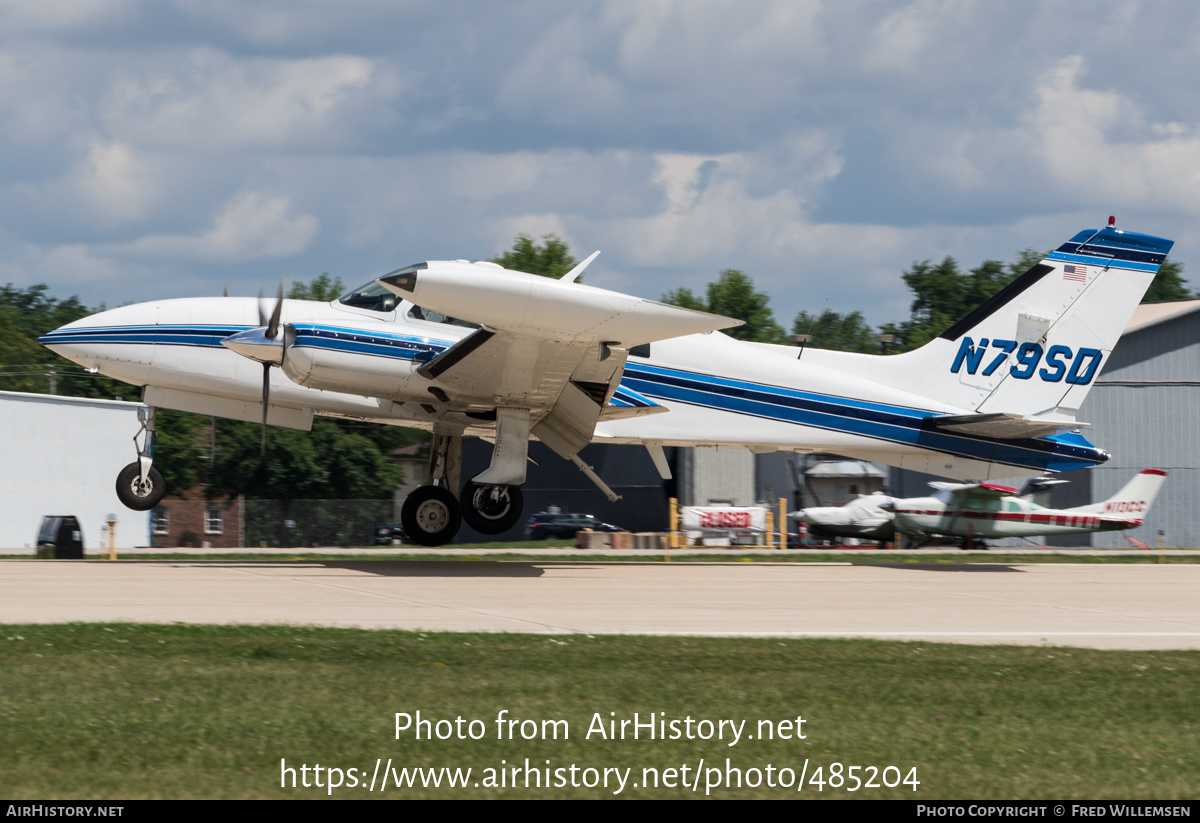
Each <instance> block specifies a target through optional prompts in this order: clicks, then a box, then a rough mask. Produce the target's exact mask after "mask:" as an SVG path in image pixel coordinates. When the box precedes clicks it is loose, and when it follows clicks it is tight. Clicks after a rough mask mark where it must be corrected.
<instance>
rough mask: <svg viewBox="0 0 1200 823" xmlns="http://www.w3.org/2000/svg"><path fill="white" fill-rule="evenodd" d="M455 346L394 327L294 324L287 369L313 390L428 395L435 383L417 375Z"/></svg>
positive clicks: (287, 342)
mask: <svg viewBox="0 0 1200 823" xmlns="http://www.w3.org/2000/svg"><path fill="white" fill-rule="evenodd" d="M455 342H456V341H455V340H453V339H446V340H439V339H433V338H430V337H422V336H418V335H413V334H405V333H404V332H402V331H399V330H395V329H394V328H389V329H386V330H385V329H382V328H371V329H365V328H354V327H346V326H334V325H329V324H324V323H315V322H309V323H292V324H289V325H287V326H285V327H284V347H285V354H284V357H283V364H282V369H283V372H284V374H286V375H287V376H288V378H289V379H290V380H292V381H293V382H294V383H298V384H299V385H301V386H307V387H308V388H313V389H324V390H326V391H336V392H346V393H349V394H362V395H368V396H372V397H386V398H389V399H392V400H397V399H406V398H407V399H411V398H412V397H414V396H420V397H424V396H426V395H427V387H428V385H429V381H428V380H427V379H425V378H424V377H420V376H418V375H417V373H416V369H417V367H418V366H420V365H421V363H423V362H425V361H427V360H431V359H433V358H434V357H436V356H437V355H438V354H440V353H441V352H443V351H445V350H446V349H447V348H449V347H450V346H452V345H453V344H454V343H455Z"/></svg>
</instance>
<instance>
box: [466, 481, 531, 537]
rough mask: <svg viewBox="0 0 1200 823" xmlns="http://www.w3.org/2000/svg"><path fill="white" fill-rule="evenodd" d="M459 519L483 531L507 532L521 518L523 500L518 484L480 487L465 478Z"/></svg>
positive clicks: (486, 532) (492, 532)
mask: <svg viewBox="0 0 1200 823" xmlns="http://www.w3.org/2000/svg"><path fill="white" fill-rule="evenodd" d="M458 501H459V503H461V504H462V518H463V520H466V521H467V525H468V526H470V527H471V528H472V529H474V530H475V531H477V532H482V533H483V534H500V533H501V532H506V531H508V530H509V529H511V528H512V527H513V526H515V525H517V522H518V521H519V520H520V519H521V511H522V509H523V508H524V506H525V501H524V499H523V498H522V496H521V489H520V487H518V486H480V485H479V484H477V483H475V482H474V481H470V480H469V481H467V484H466V485H465V486H463V490H462V494H460V495H459V496H458Z"/></svg>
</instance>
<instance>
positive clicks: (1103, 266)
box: [888, 226, 1173, 423]
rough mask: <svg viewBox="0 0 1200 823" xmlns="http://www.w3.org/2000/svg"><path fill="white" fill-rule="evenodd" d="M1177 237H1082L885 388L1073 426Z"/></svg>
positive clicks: (920, 354)
mask: <svg viewBox="0 0 1200 823" xmlns="http://www.w3.org/2000/svg"><path fill="white" fill-rule="evenodd" d="M1172 245H1173V241H1171V240H1164V239H1162V238H1160V237H1151V236H1150V235H1147V234H1136V233H1134V232H1126V231H1118V230H1117V229H1115V228H1113V227H1112V226H1108V227H1106V228H1103V229H1091V230H1088V231H1082V232H1080V233H1079V234H1077V235H1075V236H1074V237H1072V238H1071V239H1070V241H1068V242H1066V243H1064V244H1063V245H1061V246H1059V247H1058V248H1057V249H1056V250H1055V251H1053V252H1051V253H1050V254H1048V255H1047V256H1046V258H1045V259H1044V260H1042V262H1040V263H1039V264H1038V265H1036V266H1034V267H1033V268H1032V269H1030V270H1029V271H1027V272H1025V274H1023V275H1021V276H1020V277H1018V278H1017V279H1016V280H1014V281H1013V282H1012V283H1010V284H1008V285H1007V286H1006V287H1005V288H1003V289H1002V290H1000V291H999V292H997V293H996V294H995V295H994V296H993V297H991V298H990V299H989V300H988V301H987V302H986V303H984V304H983V305H982V306H980V307H979V308H977V309H975V310H974V311H973V312H971V313H970V314H968V315H967V316H966V317H964V318H963V319H962V320H960V321H958V322H957V323H955V324H954V325H953V326H952V327H950V328H949V329H947V330H946V331H945V332H944V333H943V334H942V335H941V336H940V337H939V338H938V339H936V340H933V341H931V342H930V343H928V344H927V345H925V346H923V347H921V348H920V349H917V350H916V351H912V352H908V353H906V354H902V355H898V356H896V357H893V358H889V361H890V363H891V364H892V366H893V368H892V369H889V371H890V372H891V373H892V375H893V377H891V378H890V379H889V380H888V382H892V383H894V384H895V385H897V386H902V387H904V388H907V389H910V390H913V391H916V392H918V393H920V394H923V395H926V396H928V397H931V398H935V399H936V400H938V401H940V402H945V403H949V404H951V405H953V406H955V407H957V408H961V409H966V410H968V411H973V412H979V413H1007V414H1017V415H1021V416H1023V417H1037V418H1043V419H1050V420H1060V421H1063V422H1067V423H1069V422H1073V421H1074V420H1075V413H1076V412H1077V411H1078V409H1079V406H1080V404H1081V403H1082V402H1083V399H1084V397H1085V396H1087V392H1088V390H1089V389H1090V388H1091V387H1092V385H1093V384H1094V382H1095V380H1096V377H1097V376H1098V375H1099V374H1100V371H1101V369H1102V368H1103V367H1104V364H1105V362H1106V361H1107V359H1108V357H1109V355H1110V354H1111V353H1112V350H1113V346H1115V345H1116V343H1117V340H1118V339H1119V338H1120V336H1121V333H1122V332H1123V331H1124V329H1125V326H1126V325H1127V324H1128V323H1129V318H1130V317H1131V316H1132V315H1133V311H1134V309H1135V308H1136V307H1137V304H1138V303H1139V302H1140V301H1141V299H1142V296H1143V295H1144V294H1145V293H1146V289H1148V288H1149V287H1150V282H1151V281H1152V280H1153V279H1154V275H1155V273H1156V272H1157V271H1158V268H1159V266H1160V265H1161V264H1162V262H1163V260H1164V259H1165V258H1166V256H1167V252H1169V251H1170V249H1171V246H1172Z"/></svg>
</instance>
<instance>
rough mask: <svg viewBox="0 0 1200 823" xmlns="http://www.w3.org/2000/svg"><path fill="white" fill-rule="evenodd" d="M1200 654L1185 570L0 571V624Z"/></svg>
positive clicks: (205, 564) (80, 567)
mask: <svg viewBox="0 0 1200 823" xmlns="http://www.w3.org/2000/svg"><path fill="white" fill-rule="evenodd" d="M70 621H101V622H115V621H121V622H144V623H170V622H176V621H178V622H184V623H284V624H295V625H320V626H345V627H361V628H398V629H418V630H430V631H497V632H538V633H550V634H562V633H575V632H579V633H586V634H678V635H711V636H781V637H782V636H789V637H873V638H881V639H898V640H928V641H939V642H955V643H1008V644H1014V643H1015V644H1021V645H1063V646H1081V647H1091V648H1105V649H1195V648H1200V565H1197V564H1187V565H1184V564H1180V565H1171V564H1165V565H1158V564H1145V565H1134V564H1113V565H1083V564H1062V565H1057V564H1029V565H1005V564H961V565H958V564H938V565H923V564H896V565H877V564H870V565H868V564H862V565H856V564H853V563H832V564H800V563H779V564H772V563H763V562H755V563H673V564H669V563H653V564H652V563H588V562H573V563H562V562H558V563H556V562H536V561H534V562H492V561H479V562H462V561H460V562H438V561H417V562H400V561H395V562H393V561H371V562H353V561H347V562H315V561H312V562H287V561H228V562H226V561H189V560H159V561H149V560H143V561H136V560H134V561H118V562H109V561H99V560H84V561H46V560H4V561H0V623H8V624H13V623H63V622H70Z"/></svg>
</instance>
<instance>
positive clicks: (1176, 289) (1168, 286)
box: [1142, 260, 1196, 303]
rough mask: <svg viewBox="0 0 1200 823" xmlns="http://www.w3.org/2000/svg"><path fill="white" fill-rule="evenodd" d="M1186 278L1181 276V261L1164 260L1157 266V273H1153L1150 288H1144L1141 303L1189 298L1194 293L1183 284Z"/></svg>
mask: <svg viewBox="0 0 1200 823" xmlns="http://www.w3.org/2000/svg"><path fill="white" fill-rule="evenodd" d="M1185 283H1187V280H1185V279H1184V278H1183V263H1179V262H1176V261H1174V260H1164V261H1163V264H1162V265H1161V266H1159V268H1158V274H1156V275H1154V280H1153V281H1151V283H1150V288H1148V289H1147V290H1146V296H1145V297H1143V298H1142V302H1143V303H1157V302H1159V301H1162V300H1189V299H1191V298H1192V297H1195V296H1196V295H1193V294H1192V293H1191V292H1190V291H1188V290H1187V287H1186V286H1185V285H1184V284H1185Z"/></svg>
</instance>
